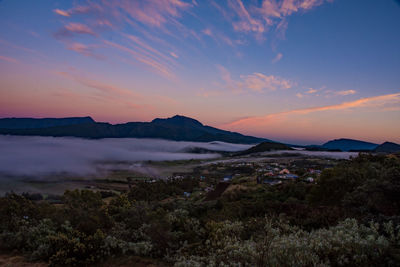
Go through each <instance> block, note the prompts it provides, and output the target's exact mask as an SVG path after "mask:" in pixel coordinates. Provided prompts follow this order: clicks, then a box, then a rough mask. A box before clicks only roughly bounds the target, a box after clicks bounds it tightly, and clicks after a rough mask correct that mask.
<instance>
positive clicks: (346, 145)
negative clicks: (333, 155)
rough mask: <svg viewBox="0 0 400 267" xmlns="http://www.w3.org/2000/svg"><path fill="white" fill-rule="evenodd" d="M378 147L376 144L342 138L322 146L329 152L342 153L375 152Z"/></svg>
mask: <svg viewBox="0 0 400 267" xmlns="http://www.w3.org/2000/svg"><path fill="white" fill-rule="evenodd" d="M377 146H378V145H377V144H374V143H369V142H364V141H359V140H353V139H345V138H341V139H335V140H331V141H329V142H326V143H325V144H323V145H322V148H324V149H328V150H342V151H371V150H374V149H375V148H376V147H377Z"/></svg>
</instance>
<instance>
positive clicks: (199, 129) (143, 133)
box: [0, 115, 270, 144]
mask: <svg viewBox="0 0 400 267" xmlns="http://www.w3.org/2000/svg"><path fill="white" fill-rule="evenodd" d="M84 118H88V117H84ZM89 118H90V117H89ZM65 119H68V118H62V119H60V120H65ZM9 120H13V119H9ZM14 120H18V118H14ZM92 120H93V119H92ZM0 134H10V135H28V136H29V135H36V136H54V137H62V136H63V137H67V136H71V137H81V138H93V139H100V138H129V137H130V138H160V139H168V140H175V141H196V142H210V141H223V142H229V143H243V144H256V143H260V142H263V141H270V140H268V139H265V138H258V137H253V136H247V135H243V134H240V133H236V132H230V131H225V130H221V129H218V128H214V127H211V126H207V125H203V124H202V123H201V122H199V121H197V120H195V119H192V118H189V117H185V116H181V115H176V116H173V117H171V118H156V119H154V120H152V121H151V122H127V123H121V124H110V123H105V122H96V121H94V120H93V122H91V121H88V123H80V124H69V125H67V124H63V125H57V126H52V127H38V128H15V127H14V128H4V127H2V126H1V125H0Z"/></svg>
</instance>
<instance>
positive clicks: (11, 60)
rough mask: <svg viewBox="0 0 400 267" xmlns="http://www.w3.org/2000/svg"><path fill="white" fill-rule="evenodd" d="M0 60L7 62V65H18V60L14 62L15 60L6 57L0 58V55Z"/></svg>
mask: <svg viewBox="0 0 400 267" xmlns="http://www.w3.org/2000/svg"><path fill="white" fill-rule="evenodd" d="M0 60H4V61H7V62H9V63H18V60H16V59H15V58H12V57H6V56H1V55H0Z"/></svg>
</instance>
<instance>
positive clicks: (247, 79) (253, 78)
mask: <svg viewBox="0 0 400 267" xmlns="http://www.w3.org/2000/svg"><path fill="white" fill-rule="evenodd" d="M217 68H218V69H219V71H220V73H221V79H222V80H223V81H224V82H225V87H226V88H228V89H230V90H232V91H234V92H236V93H239V92H244V91H249V90H250V91H254V92H264V91H275V90H278V89H289V88H291V87H292V86H293V84H294V83H293V82H291V81H289V80H286V79H284V78H281V77H278V76H274V75H265V74H262V73H258V72H255V73H252V74H248V75H240V80H234V79H232V76H231V74H230V72H229V71H228V70H227V69H226V68H224V67H222V66H217Z"/></svg>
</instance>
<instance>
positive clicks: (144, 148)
mask: <svg viewBox="0 0 400 267" xmlns="http://www.w3.org/2000/svg"><path fill="white" fill-rule="evenodd" d="M194 147H198V148H203V149H207V150H216V151H231V152H233V151H240V150H244V149H247V148H249V147H251V145H239V144H229V143H224V142H211V143H197V142H176V141H168V140H158V139H136V138H126V139H125V138H124V139H122V138H121V139H117V138H115V139H114V138H110V139H100V140H88V139H81V138H64V137H39V136H33V137H32V136H2V135H0V174H2V175H33V176H34V175H45V174H50V173H62V172H66V173H70V174H79V175H84V174H93V173H96V166H95V163H98V162H103V161H114V162H115V161H130V162H137V161H146V160H152V161H164V160H185V159H207V158H216V157H218V156H219V154H215V153H209V154H193V153H184V152H182V151H185V150H186V149H189V148H194ZM0 177H1V175H0Z"/></svg>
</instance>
